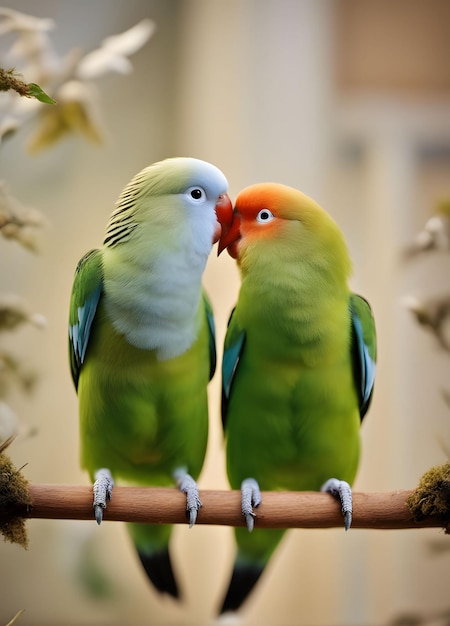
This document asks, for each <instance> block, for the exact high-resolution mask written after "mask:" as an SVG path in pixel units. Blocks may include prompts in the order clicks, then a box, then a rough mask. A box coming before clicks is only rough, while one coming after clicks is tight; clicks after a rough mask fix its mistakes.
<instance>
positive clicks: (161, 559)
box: [138, 548, 180, 599]
mask: <svg viewBox="0 0 450 626" xmlns="http://www.w3.org/2000/svg"><path fill="white" fill-rule="evenodd" d="M138 555H139V558H140V560H141V563H142V566H143V568H144V570H145V572H146V574H147V576H148V577H149V579H150V580H151V582H152V583H153V585H154V587H155V588H156V589H157V590H158V591H159V592H160V593H167V594H169V595H170V596H172V597H173V598H175V599H179V598H180V592H179V590H178V585H177V582H176V580H175V575H174V573H173V569H172V562H171V560H170V555H169V550H168V549H167V548H165V549H163V550H159V551H158V552H152V553H149V554H147V553H144V552H139V551H138Z"/></svg>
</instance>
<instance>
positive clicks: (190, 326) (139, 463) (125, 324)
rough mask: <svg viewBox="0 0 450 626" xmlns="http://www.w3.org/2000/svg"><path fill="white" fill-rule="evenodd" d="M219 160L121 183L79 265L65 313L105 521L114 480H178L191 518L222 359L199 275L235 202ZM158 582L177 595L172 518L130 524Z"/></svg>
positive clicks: (157, 168)
mask: <svg viewBox="0 0 450 626" xmlns="http://www.w3.org/2000/svg"><path fill="white" fill-rule="evenodd" d="M227 190H228V183H227V180H226V178H225V176H224V174H223V173H222V172H221V171H220V170H219V169H218V168H216V167H215V166H213V165H211V164H210V163H207V162H205V161H201V160H198V159H193V158H171V159H166V160H164V161H160V162H157V163H154V164H152V165H150V166H149V167H146V168H145V169H143V170H142V171H141V172H139V173H138V174H136V176H134V178H133V179H132V180H131V181H130V182H129V184H128V185H127V186H126V187H125V188H124V190H123V191H122V193H121V195H120V197H119V199H118V201H117V203H116V208H115V210H114V211H113V213H112V215H111V217H110V220H109V223H108V225H107V228H106V234H105V238H104V241H103V245H102V247H101V248H98V249H95V250H91V251H90V252H88V253H87V254H86V255H85V256H84V257H83V258H82V259H81V260H80V262H79V263H78V266H77V268H76V272H75V278H74V283H73V288H72V295H71V301H70V314H69V353H70V366H71V372H72V377H73V381H74V384H75V388H76V390H77V393H78V400H79V424H80V442H81V466H82V468H84V469H85V470H87V471H88V472H89V476H90V478H91V481H92V482H93V485H94V486H93V490H94V501H93V507H94V514H95V518H96V519H97V522H98V523H99V524H100V523H101V521H102V518H103V511H104V509H105V507H106V506H107V503H108V500H109V499H110V498H111V497H112V492H113V486H114V482H115V481H123V482H124V483H125V484H128V485H138V486H171V485H175V484H177V485H178V487H179V489H180V490H181V491H182V492H184V493H185V494H186V498H187V500H186V510H187V516H188V518H189V524H190V525H191V526H192V525H193V524H194V523H195V521H196V518H197V512H198V509H199V507H200V506H201V503H200V499H199V495H198V489H197V484H196V482H195V481H196V479H197V477H198V475H199V474H200V471H201V468H202V464H203V461H204V457H205V451H206V445H207V437H208V405H207V384H208V382H209V380H210V379H211V378H212V376H213V374H214V370H215V365H216V352H215V350H216V347H215V337H214V320H213V315H212V309H211V305H210V302H209V301H208V298H207V296H206V294H205V292H204V290H203V288H202V274H203V271H204V269H205V265H206V261H207V258H208V255H209V254H210V252H211V250H212V246H213V242H215V241H217V240H218V238H219V235H220V224H219V223H218V221H217V218H216V213H215V209H216V206H222V209H223V208H224V206H225V205H227V204H229V205H230V207H231V202H230V199H229V197H228V195H227ZM128 526H129V531H130V534H131V537H132V540H133V542H134V544H135V546H136V549H137V552H138V555H139V557H140V560H141V562H142V565H143V566H144V569H145V571H146V573H147V575H148V577H149V579H150V580H151V582H152V583H153V585H154V587H155V588H156V589H157V590H158V591H159V592H163V593H167V594H169V595H171V596H173V597H174V598H178V597H179V596H180V593H179V588H178V584H177V581H176V578H175V575H174V571H173V568H172V564H171V559H170V555H169V539H170V535H171V530H172V527H171V526H170V525H149V524H148V525H147V524H129V525H128Z"/></svg>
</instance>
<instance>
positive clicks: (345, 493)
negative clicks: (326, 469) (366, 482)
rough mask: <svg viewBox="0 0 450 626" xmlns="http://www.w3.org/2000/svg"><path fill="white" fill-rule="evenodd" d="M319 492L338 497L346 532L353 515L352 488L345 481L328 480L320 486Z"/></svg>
mask: <svg viewBox="0 0 450 626" xmlns="http://www.w3.org/2000/svg"><path fill="white" fill-rule="evenodd" d="M320 491H326V492H328V493H331V495H332V496H337V497H339V500H340V501H341V510H342V515H343V516H344V528H345V530H348V529H349V528H350V526H351V525H352V514H353V505H352V488H351V487H350V485H349V484H348V483H347V482H345V480H338V479H337V478H330V479H329V480H327V481H326V482H325V483H324V484H323V485H322V487H321V488H320Z"/></svg>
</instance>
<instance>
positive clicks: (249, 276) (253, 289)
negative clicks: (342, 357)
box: [239, 240, 351, 358]
mask: <svg viewBox="0 0 450 626" xmlns="http://www.w3.org/2000/svg"><path fill="white" fill-rule="evenodd" d="M342 241H343V240H342ZM264 247H265V248H266V250H265V252H264V250H263V249H262V246H260V247H258V248H257V247H256V246H255V249H254V250H248V251H247V252H248V254H247V255H244V257H243V259H242V260H241V266H240V269H241V275H242V287H241V292H240V294H241V295H240V302H239V305H240V309H241V315H242V317H243V320H242V322H243V324H244V326H245V327H246V328H250V327H252V326H258V327H261V326H262V327H263V328H264V332H265V333H266V334H267V338H268V340H269V336H270V335H271V334H272V333H274V334H275V336H276V337H277V342H278V345H279V347H280V349H285V347H286V346H289V348H290V349H292V350H294V351H295V350H296V349H297V348H298V347H299V346H300V347H301V346H302V345H303V348H301V349H302V350H304V347H305V345H306V346H309V347H310V348H311V350H313V352H314V351H315V352H316V355H317V358H319V357H320V354H319V352H320V350H319V348H318V346H319V344H320V345H322V346H325V345H326V344H327V343H328V342H332V343H333V342H335V338H336V337H337V336H338V335H339V333H338V331H339V329H340V328H342V327H344V328H345V326H346V319H348V320H349V308H348V302H349V295H350V290H349V287H348V277H349V274H350V271H351V262H350V258H349V256H348V252H347V248H346V246H345V242H343V248H342V249H341V248H340V246H338V249H339V254H332V253H330V249H328V250H326V249H325V250H322V251H320V250H318V249H316V250H315V251H312V250H307V249H303V250H302V249H300V248H299V246H298V245H297V246H290V245H283V246H278V248H277V253H275V248H274V249H273V250H272V251H270V252H271V253H270V254H269V250H267V247H266V246H264ZM333 250H336V251H337V248H336V246H334V248H333ZM261 302H264V306H260V305H259V303H261ZM335 322H336V327H334V326H333V324H334V323H335ZM340 324H341V326H340ZM342 324H343V326H342ZM348 328H350V326H349V324H348ZM344 335H345V333H344ZM343 340H344V342H345V341H346V339H345V337H344V338H343ZM296 346H297V347H296ZM309 347H308V349H309ZM314 358H316V357H314Z"/></svg>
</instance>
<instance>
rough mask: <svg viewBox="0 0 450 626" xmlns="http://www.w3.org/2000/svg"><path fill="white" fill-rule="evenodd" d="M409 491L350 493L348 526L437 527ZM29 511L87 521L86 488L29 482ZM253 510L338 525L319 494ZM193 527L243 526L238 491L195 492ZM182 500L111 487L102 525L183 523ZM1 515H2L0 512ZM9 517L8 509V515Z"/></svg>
mask: <svg viewBox="0 0 450 626" xmlns="http://www.w3.org/2000/svg"><path fill="white" fill-rule="evenodd" d="M411 493H412V492H411V491H393V492H385V493H354V494H353V523H352V527H353V528H373V529H398V528H421V527H441V526H442V525H443V524H442V520H440V519H439V518H437V517H433V516H429V517H426V518H425V519H423V520H421V521H420V522H415V521H414V520H413V517H412V514H411V512H410V510H409V509H408V507H407V505H406V500H407V498H408V496H409V495H410V494H411ZM30 495H31V501H32V505H31V507H28V508H26V507H22V509H21V510H17V511H15V514H16V515H21V516H23V517H29V518H41V519H42V518H44V519H77V520H93V519H94V516H93V508H92V488H91V487H87V486H86V487H84V486H73V485H70V486H69V485H49V484H31V485H30ZM262 496H263V502H262V504H261V505H260V506H259V507H258V508H257V509H256V511H255V512H256V520H255V527H256V528H333V527H342V526H343V521H342V514H341V511H340V506H339V503H338V502H337V501H336V500H335V499H334V498H333V497H332V496H330V495H329V494H325V493H319V492H263V494H262ZM200 498H201V501H202V505H203V506H202V508H201V509H200V511H199V514H198V519H197V523H198V524H213V525H223V526H243V525H244V519H243V517H242V514H241V510H240V509H241V504H240V493H239V491H207V490H205V491H200ZM185 504H186V499H185V496H184V495H183V494H182V493H181V492H179V491H178V490H177V489H176V488H145V487H115V488H114V492H113V499H112V500H111V502H110V503H108V507H107V509H106V510H105V513H104V520H105V521H124V522H147V523H151V524H163V523H168V524H169V523H170V524H181V523H186V516H185V510H184V509H185ZM4 514H5V512H4ZM9 514H11V511H10V512H9ZM0 516H1V512H0Z"/></svg>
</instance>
